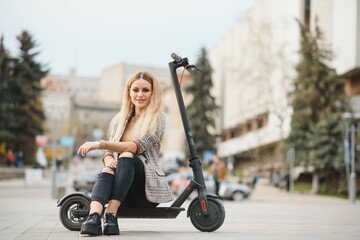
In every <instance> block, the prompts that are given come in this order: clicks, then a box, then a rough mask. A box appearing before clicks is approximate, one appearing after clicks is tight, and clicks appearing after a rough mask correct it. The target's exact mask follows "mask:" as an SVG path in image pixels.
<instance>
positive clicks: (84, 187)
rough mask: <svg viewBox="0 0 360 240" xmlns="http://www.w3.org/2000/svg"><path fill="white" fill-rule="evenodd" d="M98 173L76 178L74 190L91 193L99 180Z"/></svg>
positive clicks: (84, 174) (89, 173)
mask: <svg viewBox="0 0 360 240" xmlns="http://www.w3.org/2000/svg"><path fill="white" fill-rule="evenodd" d="M98 174H99V173H98V172H84V173H80V174H79V175H77V176H75V178H74V181H73V188H74V189H75V191H86V192H91V191H92V188H93V186H94V184H95V181H96V179H97V178H98Z"/></svg>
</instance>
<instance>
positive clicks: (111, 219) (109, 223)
mask: <svg viewBox="0 0 360 240" xmlns="http://www.w3.org/2000/svg"><path fill="white" fill-rule="evenodd" d="M119 234H120V231H119V225H118V222H117V217H115V216H114V215H112V214H111V213H106V214H105V216H104V235H119Z"/></svg>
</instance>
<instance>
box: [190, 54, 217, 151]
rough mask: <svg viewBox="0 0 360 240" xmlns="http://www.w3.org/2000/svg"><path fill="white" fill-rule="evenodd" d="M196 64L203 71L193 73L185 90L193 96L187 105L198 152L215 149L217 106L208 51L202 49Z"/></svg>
mask: <svg viewBox="0 0 360 240" xmlns="http://www.w3.org/2000/svg"><path fill="white" fill-rule="evenodd" d="M196 66H197V67H198V68H200V69H201V70H202V71H193V72H192V73H191V79H192V81H191V82H190V83H189V84H188V85H187V86H186V87H185V92H187V93H189V94H190V95H191V96H192V101H191V103H190V104H189V105H188V106H187V107H186V111H187V114H188V117H189V121H190V126H191V130H192V134H193V138H194V141H195V148H196V152H197V153H198V154H203V152H204V151H205V150H214V149H215V136H214V128H215V120H214V117H215V114H216V110H217V108H218V107H217V106H216V103H215V98H214V97H213V96H212V95H211V94H210V91H211V88H212V87H213V83H212V78H211V73H212V68H211V66H210V63H209V60H208V57H207V51H206V49H205V48H202V49H201V52H200V57H199V59H198V61H197V63H196Z"/></svg>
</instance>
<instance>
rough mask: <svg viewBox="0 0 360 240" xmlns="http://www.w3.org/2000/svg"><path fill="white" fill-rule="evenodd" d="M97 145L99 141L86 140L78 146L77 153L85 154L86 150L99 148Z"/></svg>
mask: <svg viewBox="0 0 360 240" xmlns="http://www.w3.org/2000/svg"><path fill="white" fill-rule="evenodd" d="M99 147H100V142H86V143H84V144H83V145H81V146H80V147H79V149H78V151H77V152H78V154H81V155H82V156H85V155H86V154H87V153H88V152H90V151H92V150H96V149H99Z"/></svg>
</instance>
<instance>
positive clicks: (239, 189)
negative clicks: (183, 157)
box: [170, 173, 251, 201]
mask: <svg viewBox="0 0 360 240" xmlns="http://www.w3.org/2000/svg"><path fill="white" fill-rule="evenodd" d="M191 179H192V174H191V175H189V174H188V173H182V174H178V175H177V178H175V179H174V180H172V181H171V183H170V184H171V185H170V187H171V189H172V191H173V193H174V194H175V195H180V194H181V193H182V192H183V191H184V189H185V188H186V187H187V186H188V185H189V183H190V181H191ZM205 185H206V189H207V192H209V193H214V194H215V181H214V179H213V177H212V176H209V177H208V178H206V179H205ZM250 194H251V188H250V187H248V186H247V185H245V184H240V183H235V182H230V181H224V182H222V183H221V184H220V189H219V196H220V197H221V198H223V199H229V200H233V201H241V200H243V199H245V198H248V197H249V196H250ZM196 196H197V193H196V190H195V191H194V192H192V193H191V195H190V196H189V198H190V199H193V198H194V197H196Z"/></svg>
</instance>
